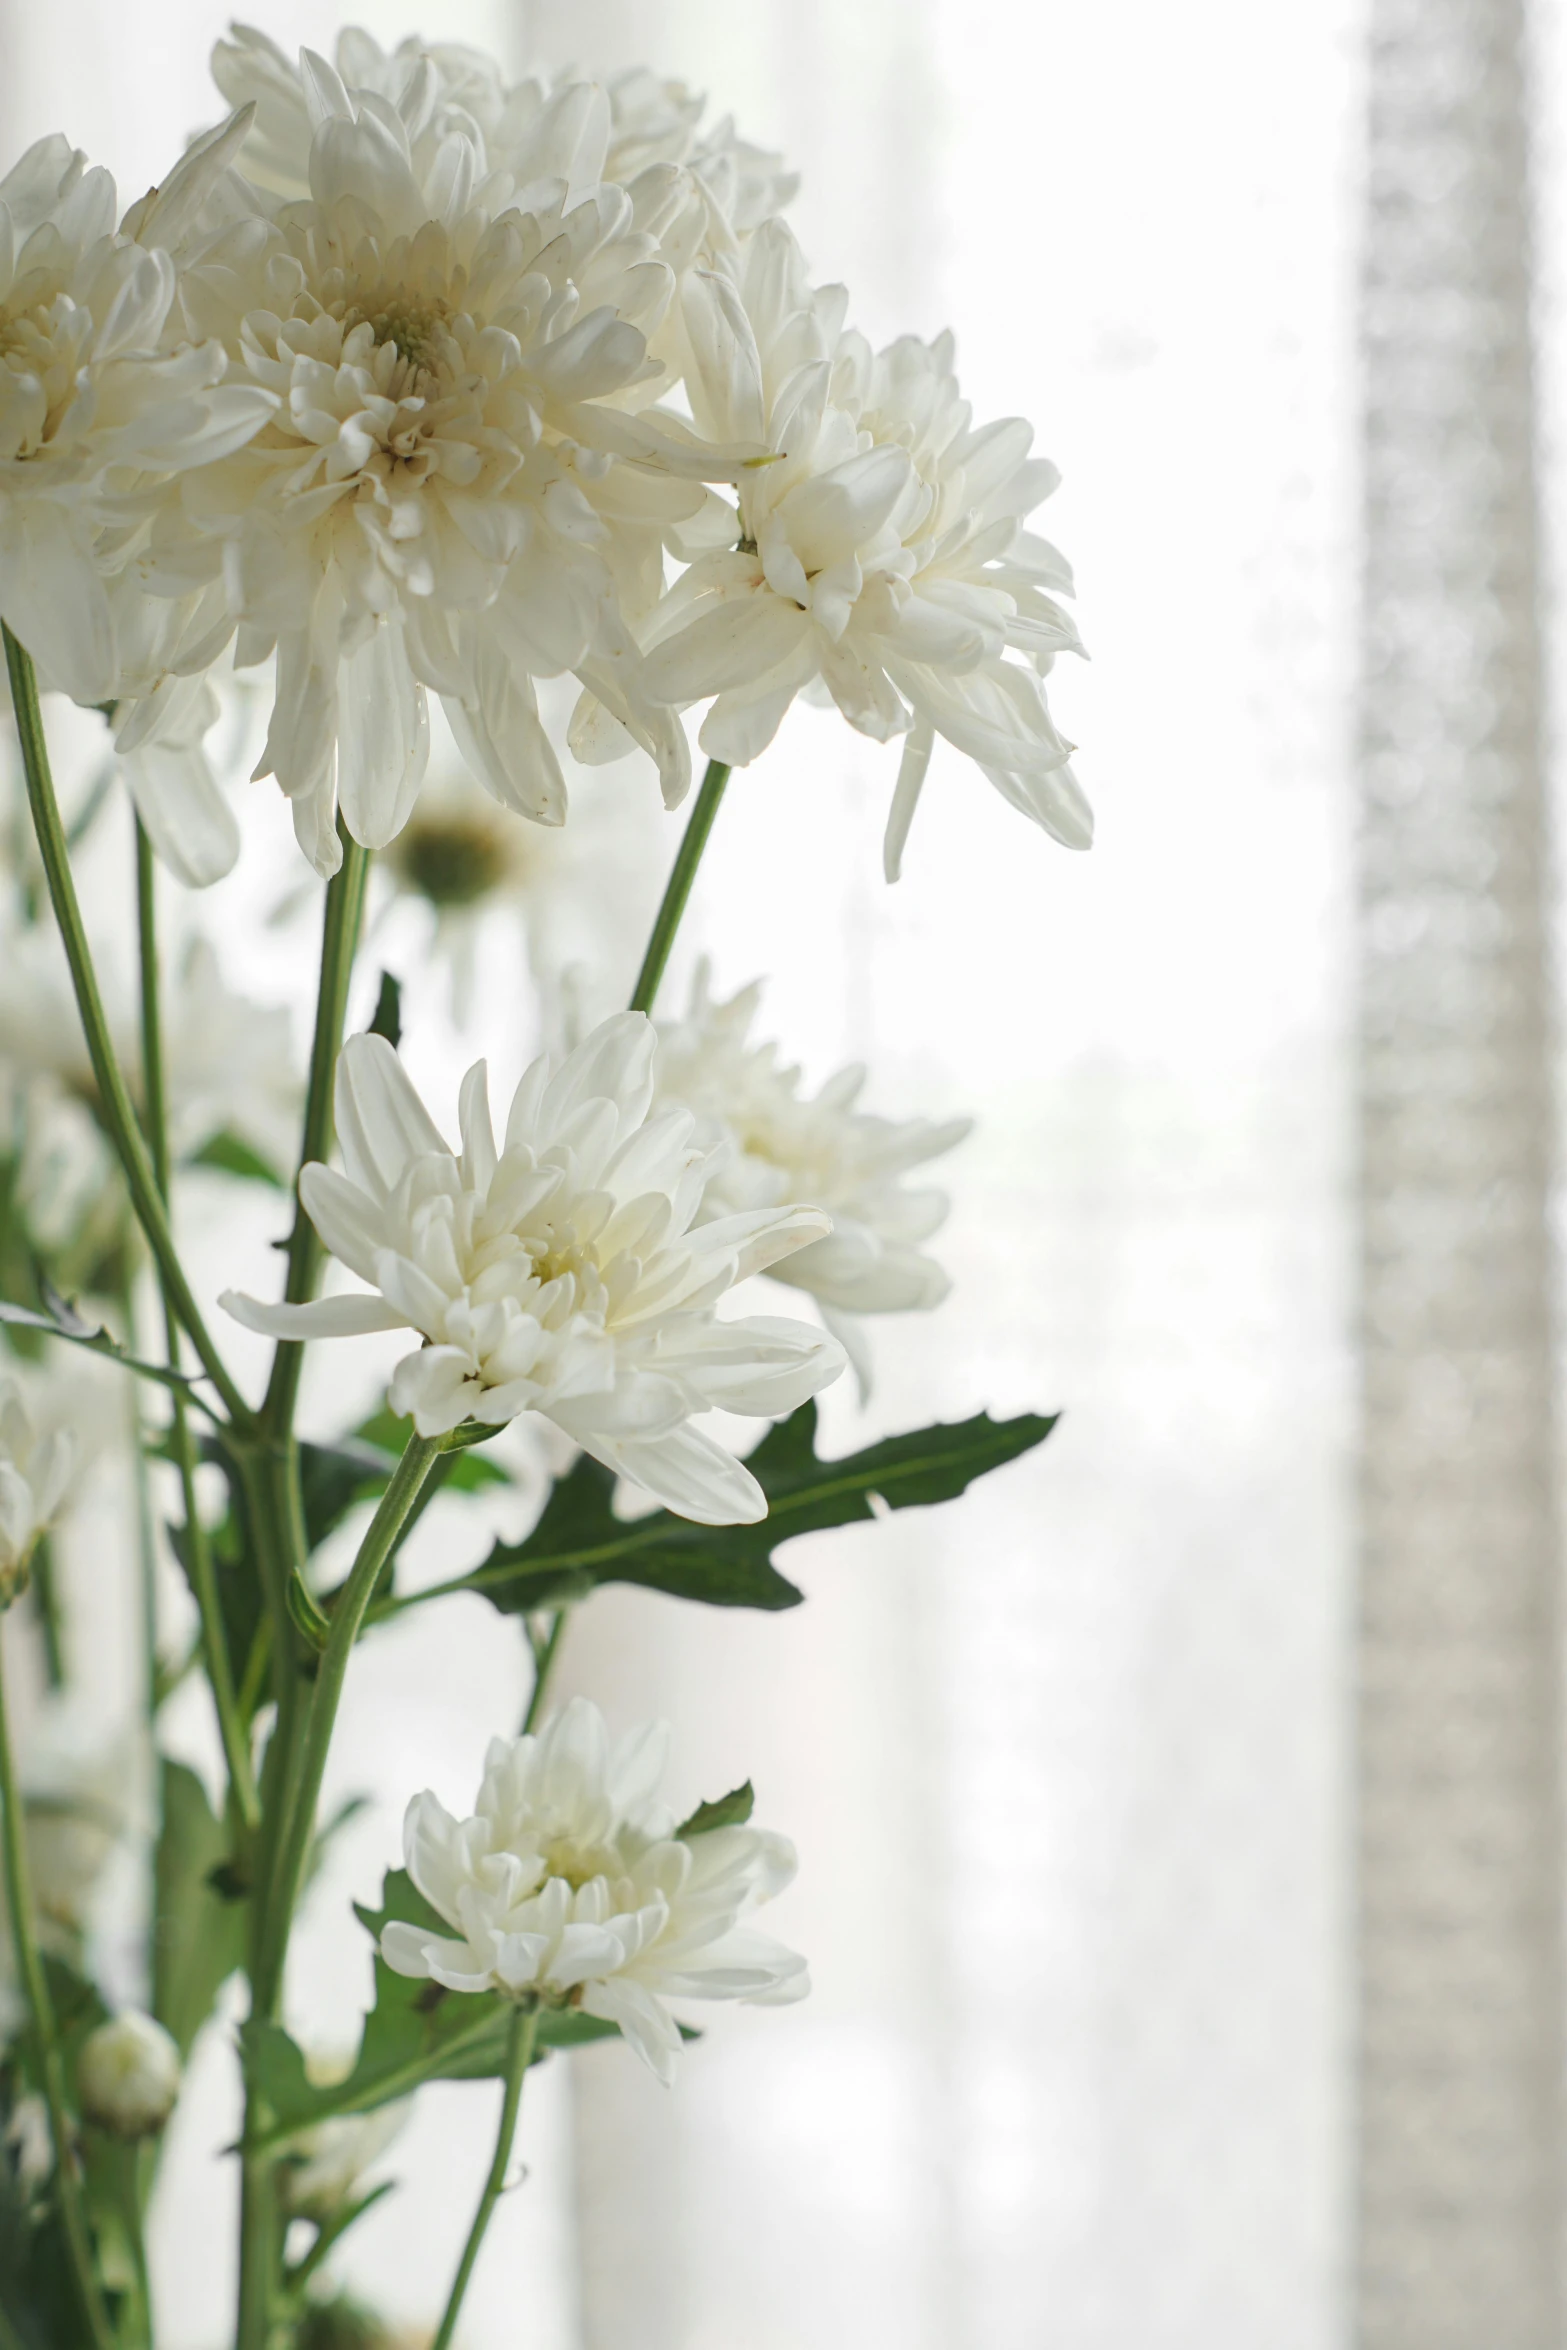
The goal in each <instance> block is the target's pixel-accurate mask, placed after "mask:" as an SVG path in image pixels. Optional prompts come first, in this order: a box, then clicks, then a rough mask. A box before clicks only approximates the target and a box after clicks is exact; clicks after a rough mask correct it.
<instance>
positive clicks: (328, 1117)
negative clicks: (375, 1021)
mask: <svg viewBox="0 0 1567 2350" xmlns="http://www.w3.org/2000/svg"><path fill="white" fill-rule="evenodd" d="M338 838H339V840H340V841H341V842H342V845H343V862H342V864H341V865H340V866H339V867H338V869H337V871H336V872H335V873H334V874H333V876H332V878H331V880H330V881H329V882H328V884H327V891H326V906H325V909H324V911H323V913H322V917H321V981H320V986H319V989H318V991H317V995H316V1025H315V1034H314V1036H313V1038H312V1040H311V1046H310V1079H309V1083H308V1085H307V1087H306V1091H305V1124H304V1132H303V1135H302V1136H301V1139H300V1146H299V1164H300V1166H301V1167H305V1166H308V1165H309V1163H310V1161H311V1160H312V1159H324V1158H325V1157H326V1156H327V1154H328V1152H329V1151H330V1150H331V1148H332V1088H333V1084H334V1081H335V1079H336V1076H337V1056H338V1054H339V1052H340V1051H341V1050H342V1044H343V1021H344V1018H345V1015H346V1013H347V1008H348V984H349V981H350V979H351V978H352V976H353V968H354V953H355V950H356V948H357V947H358V944H359V928H360V923H361V920H362V918H363V915H364V903H365V883H366V881H367V879H368V877H369V872H370V856H369V852H368V850H366V849H362V848H361V847H360V845H359V843H358V842H357V841H356V840H354V839H352V838H351V837H350V835H349V833H348V832H347V831H346V829H345V828H344V826H343V824H342V822H341V819H340V820H339V823H338ZM322 1254H323V1251H322V1247H321V1241H320V1238H319V1236H318V1234H317V1232H316V1228H315V1226H314V1225H313V1224H312V1223H311V1221H310V1218H309V1217H308V1216H307V1215H306V1214H305V1210H304V1204H303V1202H302V1201H301V1200H300V1198H299V1195H298V1186H297V1183H296V1186H295V1197H294V1228H293V1231H292V1232H291V1233H290V1234H289V1237H288V1280H287V1283H286V1285H285V1287H284V1291H283V1295H284V1297H285V1298H286V1299H287V1300H288V1303H289V1304H290V1305H303V1304H304V1303H305V1302H306V1300H307V1299H308V1298H310V1297H311V1296H312V1295H313V1293H314V1290H315V1285H316V1281H317V1279H318V1277H319V1275H320V1271H321V1260H322ZM304 1357H305V1349H304V1342H303V1341H302V1340H301V1339H297V1338H280V1339H279V1340H278V1343H277V1349H276V1352H275V1353H274V1355H273V1357H272V1376H271V1378H270V1379H269V1381H268V1382H267V1394H266V1401H265V1402H264V1403H263V1405H262V1407H261V1416H262V1419H263V1421H264V1422H265V1424H266V1426H267V1428H268V1429H269V1430H270V1431H271V1433H272V1434H273V1436H275V1437H279V1438H287V1437H288V1436H289V1433H290V1431H291V1430H292V1428H293V1425H294V1406H295V1404H296V1402H297V1401H298V1397H299V1380H300V1373H301V1371H302V1370H303V1368H304Z"/></svg>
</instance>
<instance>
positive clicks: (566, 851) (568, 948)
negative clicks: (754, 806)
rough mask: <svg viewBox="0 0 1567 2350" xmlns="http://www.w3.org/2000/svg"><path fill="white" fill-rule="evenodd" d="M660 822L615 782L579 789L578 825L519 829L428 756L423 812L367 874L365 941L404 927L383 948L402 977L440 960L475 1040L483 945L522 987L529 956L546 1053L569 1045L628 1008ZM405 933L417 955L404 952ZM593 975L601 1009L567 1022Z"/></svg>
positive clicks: (661, 848)
mask: <svg viewBox="0 0 1567 2350" xmlns="http://www.w3.org/2000/svg"><path fill="white" fill-rule="evenodd" d="M566 708H567V709H569V703H568V704H567V705H566ZM563 715H564V712H563ZM439 731H440V729H439V724H438V723H437V727H436V732H437V733H439ZM662 821H663V818H662V812H661V811H660V809H659V808H658V806H657V803H656V802H655V801H654V800H653V798H652V796H651V794H649V795H648V796H647V798H645V799H644V798H643V797H642V795H641V794H627V793H626V792H624V791H622V790H620V789H619V788H618V785H617V783H616V780H615V779H614V778H612V777H608V776H606V777H603V778H600V777H598V776H594V775H589V776H584V777H582V778H581V779H580V785H579V783H577V782H574V783H573V786H572V805H571V822H570V823H569V824H565V825H560V826H545V825H539V824H518V823H517V822H516V821H515V820H514V819H513V818H512V817H510V816H509V815H507V814H506V812H505V811H504V810H503V809H501V808H498V807H497V806H496V804H495V802H494V800H493V799H492V798H491V797H490V796H489V794H488V793H487V792H485V791H482V790H481V789H480V787H479V786H478V784H477V783H475V782H474V780H473V778H472V776H471V775H470V774H469V772H468V770H467V768H466V767H465V766H464V765H463V764H462V763H461V761H460V760H459V759H458V758H457V757H456V756H455V754H454V753H452V752H450V751H448V753H447V755H446V756H444V757H442V756H441V755H440V754H439V752H436V751H432V754H431V761H430V772H429V775H428V776H427V778H426V780H425V785H424V789H423V791H422V792H421V793H420V795H419V804H418V806H417V807H416V808H415V810H414V812H413V814H412V816H411V817H410V818H409V820H408V823H407V824H406V826H405V827H404V829H403V831H402V832H401V833H400V834H399V835H398V837H397V839H396V840H395V841H394V842H393V843H392V845H391V847H390V848H389V849H388V850H387V851H386V852H385V854H384V855H383V856H381V857H378V858H377V859H376V862H375V866H374V869H373V871H372V873H371V881H370V886H371V890H372V892H373V893H374V896H373V899H372V903H373V905H374V907H375V912H374V915H373V918H372V922H371V926H370V931H369V939H370V942H371V944H372V945H373V944H374V943H375V941H376V939H377V937H378V935H379V932H380V929H381V926H382V925H383V924H385V925H387V926H388V927H389V928H393V926H394V925H395V928H393V937H394V938H395V940H396V944H395V946H391V945H389V947H388V953H389V956H390V959H391V960H392V961H393V962H394V964H395V963H396V961H397V956H398V954H399V953H407V952H412V953H417V954H419V955H421V956H422V955H423V954H424V953H425V952H428V951H430V950H433V952H434V954H435V956H436V957H437V959H438V960H439V961H441V962H443V963H444V964H445V965H446V966H447V967H448V969H449V971H450V973H451V992H452V1016H453V1018H454V1019H455V1020H456V1022H457V1024H458V1026H459V1027H466V1026H467V1025H468V1022H469V1018H470V1013H471V1012H472V1011H473V1009H474V1008H475V1006H476V1002H482V999H481V998H476V994H475V990H476V985H477V980H478V973H479V967H480V954H481V940H483V939H485V937H486V933H488V939H489V947H490V948H491V949H492V950H493V949H495V948H497V947H501V946H504V949H505V951H506V954H507V960H508V965H509V968H510V969H511V970H514V971H516V974H517V978H518V979H519V980H520V979H521V977H522V972H521V968H520V966H521V963H522V961H523V957H524V955H525V957H526V963H527V967H528V970H529V971H530V972H531V974H532V977H533V981H534V985H535V988H536V990H537V994H538V999H539V1006H540V1013H541V1021H542V1025H541V1028H540V1033H539V1041H540V1043H541V1044H545V1045H550V1046H556V1045H560V1046H566V1045H570V1044H572V1043H574V1042H575V1041H576V1039H577V1037H579V1036H580V1035H581V1034H582V1033H583V1032H584V1030H585V1029H586V1028H587V1027H589V1026H591V1025H592V1021H593V1019H594V1018H597V1017H601V1016H602V1015H603V1014H604V1013H606V1012H608V1011H611V1010H612V1009H613V1008H614V1007H615V1005H616V1004H617V1003H620V1002H623V1001H624V998H625V993H626V989H627V988H628V987H629V985H630V983H631V978H632V974H633V972H634V969H635V964H636V952H637V943H636V942H637V941H638V940H639V938H640V937H641V936H643V935H645V934H646V931H647V927H648V924H649V922H650V921H651V920H652V916H653V908H654V904H655V903H656V895H657V886H658V875H659V870H660V867H661V864H662V861H663V858H664V854H665V844H664V841H663V838H662V835H661V832H660V826H661V824H662ZM414 906H418V907H420V908H422V909H425V910H426V912H425V917H424V920H423V921H422V922H419V923H414V922H411V921H410V918H409V917H410V912H411V909H412V907H414ZM410 932H412V933H413V934H414V937H415V938H416V939H417V944H416V945H412V946H410V947H408V948H405V947H404V945H403V941H404V939H405V938H407V937H408V936H409V933H410ZM588 974H591V975H592V976H593V978H594V980H596V981H597V982H598V983H599V987H600V995H599V998H596V999H595V1001H594V1003H593V1005H592V1006H591V1008H589V1007H587V1006H584V1007H583V1010H582V1015H581V1016H580V1017H575V1016H574V1019H573V1022H571V1023H568V1022H567V1021H566V1020H565V1019H564V1018H563V1016H562V1014H563V1007H564V1002H565V998H566V995H567V993H568V992H569V993H571V994H572V995H573V997H575V994H576V992H577V987H578V982H579V981H581V980H583V979H584V978H585V977H586V975H588ZM568 975H569V976H568ZM489 985H490V986H492V987H494V986H501V987H505V986H507V985H508V979H507V977H506V976H504V975H497V974H495V973H494V972H493V970H492V973H491V977H490V980H489Z"/></svg>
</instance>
